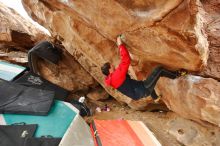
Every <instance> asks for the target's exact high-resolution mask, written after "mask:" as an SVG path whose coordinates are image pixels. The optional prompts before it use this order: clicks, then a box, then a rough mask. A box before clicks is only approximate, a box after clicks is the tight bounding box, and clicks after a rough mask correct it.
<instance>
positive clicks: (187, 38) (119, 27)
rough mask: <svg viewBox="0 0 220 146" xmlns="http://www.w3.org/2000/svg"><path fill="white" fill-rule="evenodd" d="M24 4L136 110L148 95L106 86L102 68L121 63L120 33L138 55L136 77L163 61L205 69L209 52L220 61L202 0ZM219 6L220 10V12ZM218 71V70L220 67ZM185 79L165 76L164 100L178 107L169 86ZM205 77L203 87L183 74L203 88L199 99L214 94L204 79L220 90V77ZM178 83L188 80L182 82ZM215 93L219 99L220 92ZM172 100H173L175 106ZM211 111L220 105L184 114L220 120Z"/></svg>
mask: <svg viewBox="0 0 220 146" xmlns="http://www.w3.org/2000/svg"><path fill="white" fill-rule="evenodd" d="M213 1H214V0H213ZM202 2H203V4H205V3H206V2H204V1H202ZM207 3H208V2H207ZM23 4H24V7H25V8H26V10H27V11H28V13H29V15H30V16H32V18H33V19H35V20H36V21H38V22H39V23H41V24H42V25H43V26H45V27H46V28H47V29H48V30H49V31H50V32H51V34H52V35H53V36H55V35H59V36H60V37H61V38H63V41H62V43H63V45H64V46H65V49H66V50H67V51H68V52H69V53H70V54H71V55H72V56H73V57H74V58H75V59H76V60H77V61H78V62H79V63H80V64H81V65H82V66H83V68H84V69H85V70H86V71H87V72H89V73H90V75H91V76H92V77H93V78H94V79H95V80H96V81H98V82H99V83H100V84H101V85H102V86H103V87H104V88H105V89H106V91H108V93H110V94H111V95H112V96H113V97H114V98H115V99H117V100H118V101H121V102H125V103H127V104H128V105H129V106H130V107H132V108H134V109H143V108H144V107H146V106H147V103H148V102H149V101H148V99H147V98H144V99H141V100H139V101H133V100H131V99H130V98H128V97H126V96H124V95H122V94H121V93H119V92H118V91H116V90H114V89H112V88H109V87H106V86H105V84H104V82H103V79H104V77H103V75H102V73H101V71H100V67H101V65H102V64H103V63H105V62H107V61H109V62H112V63H113V64H115V65H117V64H118V63H119V53H118V49H117V47H116V45H115V38H116V36H117V35H118V34H123V35H124V36H125V40H124V41H125V42H126V44H127V46H128V49H129V52H130V54H131V58H132V64H131V67H130V68H129V74H130V75H131V76H132V77H133V78H134V79H138V80H142V79H144V78H145V77H146V75H148V74H149V72H150V71H151V70H152V68H153V67H154V66H156V65H158V64H161V65H163V66H165V67H167V68H169V69H173V70H176V69H179V68H184V69H186V70H189V71H194V72H199V71H201V70H202V69H203V68H204V67H207V60H208V57H210V58H209V61H208V63H210V60H212V59H211V58H213V57H212V56H215V55H216V56H215V57H214V58H215V60H217V61H214V62H213V65H211V67H208V68H211V70H213V69H214V70H215V67H214V64H215V63H216V62H218V59H217V58H218V56H219V55H218V53H217V54H216V53H213V54H215V55H209V43H208V41H207V37H209V38H208V39H210V36H212V34H209V35H208V36H207V35H206V33H205V31H207V29H205V28H206V27H204V26H207V23H208V20H206V19H207V17H206V16H207V13H205V11H204V8H203V5H202V3H201V2H200V1H199V0H155V1H151V0H144V1H143V0H131V1H122V0H107V1H103V0H80V1H61V0H50V1H46V0H23ZM207 5H209V4H207ZM205 8H206V6H205ZM218 10H219V9H217V10H216V11H217V14H218ZM218 45H219V43H218V42H217V45H214V46H215V49H213V50H214V51H212V50H211V52H215V50H216V52H218V48H219V47H218ZM211 62H212V61H211ZM208 66H209V65H208ZM216 70H217V69H216ZM211 72H212V71H206V72H205V73H206V74H207V75H209V76H212V77H213V78H215V77H217V76H218V74H216V73H215V74H211ZM216 72H217V73H218V70H217V71H216ZM179 80H180V79H178V80H174V81H172V80H169V79H162V81H160V83H159V85H158V86H159V87H160V88H158V93H159V92H160V93H162V94H163V95H164V97H165V95H166V94H167V95H168V96H166V97H168V99H165V98H163V99H164V100H165V101H169V98H171V100H172V101H170V102H165V103H166V104H167V105H168V107H173V106H175V104H176V103H175V101H173V100H174V99H173V98H172V97H173V96H170V95H169V93H168V91H167V90H169V88H172V87H173V86H172V84H171V85H169V84H167V82H168V83H172V82H177V81H179ZM210 80H211V81H210ZM165 81H166V82H165ZM202 81H204V82H202V83H201V86H199V87H198V85H197V84H196V82H190V81H189V80H186V79H183V81H182V82H184V83H190V85H191V84H192V86H193V87H194V86H195V88H193V89H194V90H195V91H192V92H196V93H197V92H198V99H200V98H209V96H210V95H209V94H203V90H198V88H200V87H202V85H203V84H204V85H206V84H207V85H210V87H213V86H214V85H217V87H216V90H217V91H216V90H213V89H214V87H213V89H212V88H211V89H209V88H208V89H209V90H210V91H212V93H213V94H214V95H218V92H219V82H218V81H215V80H212V79H206V78H202ZM178 83H179V84H180V85H182V84H181V82H178ZM177 85H178V84H176V86H177ZM180 85H178V86H180ZM188 90H189V89H188V88H181V91H178V90H175V91H176V94H175V95H176V96H179V97H180V96H183V95H184V97H185V96H186V97H185V98H190V97H189V96H188V95H186V94H183V93H185V92H186V91H188ZM165 91H166V92H165ZM170 94H172V92H171V93H170ZM173 94H174V93H173ZM200 96H202V97H200ZM204 96H205V97H204ZM215 97H216V100H218V99H217V98H218V96H215ZM202 101H203V100H198V102H199V103H198V107H195V109H194V110H195V111H197V110H199V109H200V102H202ZM188 102H189V103H188ZM169 103H172V104H171V105H169ZM192 103H194V101H191V100H187V104H189V105H191V104H192ZM201 104H202V103H201ZM207 105H209V104H207ZM182 106H183V105H182ZM209 106H215V103H213V102H211V103H210V105H209ZM217 107H218V105H217ZM176 108H177V109H176ZM176 108H171V109H172V110H173V111H176V112H177V113H179V111H178V110H179V109H181V106H180V105H179V106H178V107H176ZM178 108H179V109H178ZM186 108H187V109H186V110H183V114H184V113H185V111H189V108H191V107H186ZM209 110H210V111H213V112H214V113H217V112H218V108H216V107H215V108H212V110H211V109H210V108H207V109H205V111H204V112H203V114H204V115H203V116H201V113H199V112H195V113H193V116H191V115H190V116H191V117H188V116H185V115H184V116H185V117H187V118H192V119H196V120H197V119H202V120H205V121H209V122H211V123H214V124H219V123H218V122H219V121H218V120H217V121H216V119H212V117H214V116H213V115H212V116H210V117H209V116H208V114H206V113H205V112H207V113H209V112H210V111H209Z"/></svg>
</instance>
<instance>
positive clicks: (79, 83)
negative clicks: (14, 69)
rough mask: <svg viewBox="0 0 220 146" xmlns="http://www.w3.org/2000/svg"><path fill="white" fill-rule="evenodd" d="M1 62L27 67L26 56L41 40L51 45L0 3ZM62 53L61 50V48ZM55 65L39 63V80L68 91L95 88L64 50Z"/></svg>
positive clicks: (43, 34)
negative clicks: (47, 81)
mask: <svg viewBox="0 0 220 146" xmlns="http://www.w3.org/2000/svg"><path fill="white" fill-rule="evenodd" d="M0 8H1V11H0V59H1V60H6V61H9V62H13V63H17V64H22V65H27V62H28V59H27V52H28V50H29V49H31V48H32V47H33V46H34V45H35V44H36V43H38V42H40V41H42V40H48V41H51V42H54V43H55V41H54V39H55V40H56V39H57V38H54V39H52V38H51V37H50V36H48V35H47V34H46V33H45V32H44V31H42V30H41V29H39V28H38V27H36V26H35V25H34V24H32V23H31V22H29V20H27V19H25V18H23V17H22V16H20V15H19V14H18V13H17V12H16V11H15V10H13V9H11V8H8V7H7V6H5V5H4V4H2V3H0ZM61 49H63V48H62V47H61ZM62 52H63V53H62V59H61V60H60V61H59V64H58V65H54V64H51V63H49V62H46V61H43V60H38V68H39V72H40V74H41V76H43V77H44V78H46V79H48V80H49V81H51V82H53V83H55V84H57V85H59V86H61V87H63V88H66V89H68V90H70V91H77V90H84V89H87V88H88V87H89V86H94V85H97V82H96V81H95V80H94V79H93V78H92V76H91V75H90V74H89V73H88V72H87V71H85V69H83V68H82V67H81V65H80V64H79V63H78V62H77V61H76V60H75V59H74V58H73V57H72V56H71V55H70V54H69V53H68V52H67V51H65V50H64V49H63V51H62Z"/></svg>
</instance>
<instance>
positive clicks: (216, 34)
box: [201, 0, 220, 80]
mask: <svg viewBox="0 0 220 146" xmlns="http://www.w3.org/2000/svg"><path fill="white" fill-rule="evenodd" d="M203 5H204V9H205V11H206V12H207V14H206V20H207V25H206V32H207V35H208V41H209V50H210V53H209V59H208V63H207V66H206V67H205V69H204V71H203V72H202V73H201V74H202V75H205V76H209V77H213V78H216V79H218V80H220V1H219V0H209V1H203Z"/></svg>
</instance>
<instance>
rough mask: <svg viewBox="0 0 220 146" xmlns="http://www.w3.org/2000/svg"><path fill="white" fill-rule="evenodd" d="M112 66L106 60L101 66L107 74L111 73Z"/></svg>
mask: <svg viewBox="0 0 220 146" xmlns="http://www.w3.org/2000/svg"><path fill="white" fill-rule="evenodd" d="M110 68H111V65H110V63H109V62H106V63H105V64H103V65H102V67H101V70H102V73H103V74H104V75H106V76H108V75H109V69H110Z"/></svg>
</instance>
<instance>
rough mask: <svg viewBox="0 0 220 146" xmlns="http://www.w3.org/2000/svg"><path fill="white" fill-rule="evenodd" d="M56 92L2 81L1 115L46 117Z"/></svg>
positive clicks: (0, 81) (0, 87) (0, 94)
mask: <svg viewBox="0 0 220 146" xmlns="http://www.w3.org/2000/svg"><path fill="white" fill-rule="evenodd" d="M53 99H54V92H53V91H48V90H42V89H35V88H31V87H26V86H22V85H18V84H16V83H11V82H8V81H3V80H0V113H20V114H33V115H46V114H47V113H48V112H49V110H50V107H51V105H52V103H53Z"/></svg>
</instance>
